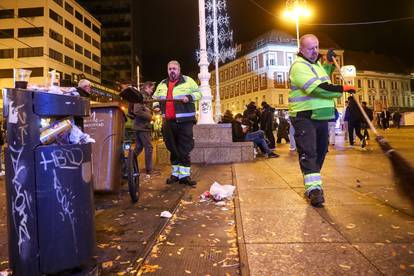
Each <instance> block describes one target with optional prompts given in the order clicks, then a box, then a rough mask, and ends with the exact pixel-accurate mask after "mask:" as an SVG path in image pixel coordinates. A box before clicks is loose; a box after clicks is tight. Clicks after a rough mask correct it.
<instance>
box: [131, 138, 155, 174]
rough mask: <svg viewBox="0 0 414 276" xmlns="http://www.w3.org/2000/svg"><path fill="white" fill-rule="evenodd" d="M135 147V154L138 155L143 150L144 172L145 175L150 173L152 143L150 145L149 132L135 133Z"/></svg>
mask: <svg viewBox="0 0 414 276" xmlns="http://www.w3.org/2000/svg"><path fill="white" fill-rule="evenodd" d="M135 137H136V140H135V141H136V146H135V153H136V154H137V156H138V155H140V153H141V152H142V150H143V149H145V170H146V171H147V173H151V171H152V150H153V147H152V143H151V131H140V130H137V132H136V133H135Z"/></svg>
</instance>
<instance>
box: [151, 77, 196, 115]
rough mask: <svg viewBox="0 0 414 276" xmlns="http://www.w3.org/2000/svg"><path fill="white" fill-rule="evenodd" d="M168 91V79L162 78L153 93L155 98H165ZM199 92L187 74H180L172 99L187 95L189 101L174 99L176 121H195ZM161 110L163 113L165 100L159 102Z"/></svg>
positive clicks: (179, 98)
mask: <svg viewBox="0 0 414 276" xmlns="http://www.w3.org/2000/svg"><path fill="white" fill-rule="evenodd" d="M167 92H168V79H164V80H163V81H162V82H161V83H160V84H158V86H157V89H156V90H155V93H154V96H153V97H154V98H155V99H160V100H166V99H167ZM201 96H202V94H201V92H200V90H199V88H198V85H197V83H196V82H195V81H194V80H193V79H192V78H190V77H188V76H183V75H181V76H180V79H179V81H178V82H177V84H176V85H175V86H174V89H173V99H174V100H181V99H183V98H184V97H187V98H188V99H189V100H190V101H189V102H188V103H183V102H181V101H174V109H175V117H176V121H177V122H186V121H195V115H196V109H195V102H196V101H198V100H200V99H201ZM160 108H161V112H162V114H163V116H164V114H165V102H162V101H161V102H160Z"/></svg>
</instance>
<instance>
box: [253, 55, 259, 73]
mask: <svg viewBox="0 0 414 276" xmlns="http://www.w3.org/2000/svg"><path fill="white" fill-rule="evenodd" d="M252 64H253V68H252V69H253V70H257V68H259V67H258V64H257V57H253V59H252Z"/></svg>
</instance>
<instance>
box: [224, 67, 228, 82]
mask: <svg viewBox="0 0 414 276" xmlns="http://www.w3.org/2000/svg"><path fill="white" fill-rule="evenodd" d="M228 79H229V70H228V69H226V70H224V80H225V81H226V80H228Z"/></svg>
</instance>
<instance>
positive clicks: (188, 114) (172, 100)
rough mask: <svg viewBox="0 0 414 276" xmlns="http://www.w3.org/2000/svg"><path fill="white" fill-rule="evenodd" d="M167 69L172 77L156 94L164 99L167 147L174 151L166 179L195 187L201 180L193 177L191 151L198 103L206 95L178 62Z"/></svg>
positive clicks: (155, 96) (172, 62) (166, 80)
mask: <svg viewBox="0 0 414 276" xmlns="http://www.w3.org/2000/svg"><path fill="white" fill-rule="evenodd" d="M167 72H168V78H166V79H164V80H163V81H161V82H160V83H159V84H158V86H157V88H156V90H155V93H154V96H153V98H155V99H158V100H160V103H159V108H160V110H161V112H162V116H163V129H162V130H163V137H164V142H165V146H166V147H167V149H168V151H169V152H170V161H171V170H172V172H171V176H170V177H169V178H168V179H167V181H166V182H167V184H174V183H176V182H179V183H181V184H185V185H189V186H195V185H196V184H197V183H196V181H194V180H192V179H191V176H190V175H191V160H190V152H191V150H192V149H193V147H194V139H193V125H194V124H195V122H196V108H195V102H196V101H198V100H200V99H201V96H202V94H201V92H200V90H199V88H198V85H197V83H196V82H195V81H194V80H193V79H192V78H190V77H188V76H184V75H182V74H181V66H180V63H179V62H178V61H176V60H172V61H170V62H169V63H168V65H167ZM155 106H158V105H155Z"/></svg>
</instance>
